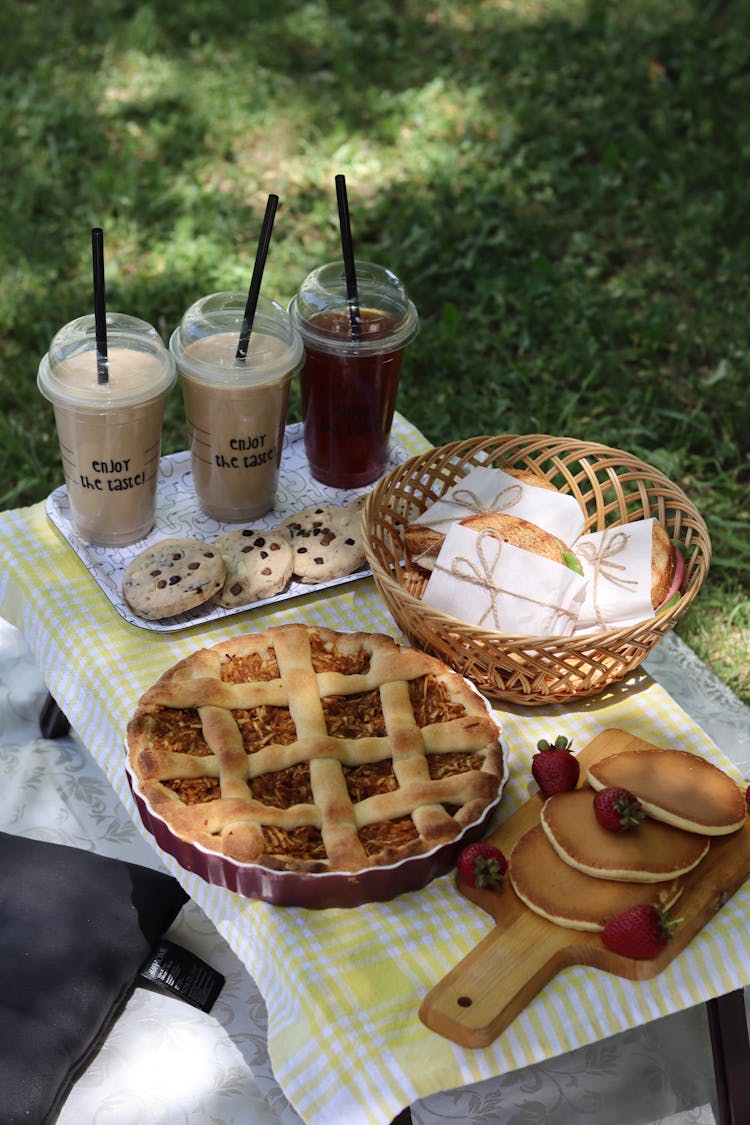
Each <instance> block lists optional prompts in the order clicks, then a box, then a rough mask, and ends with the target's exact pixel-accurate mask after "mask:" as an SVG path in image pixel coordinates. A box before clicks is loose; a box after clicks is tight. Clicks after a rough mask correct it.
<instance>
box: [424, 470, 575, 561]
mask: <svg viewBox="0 0 750 1125" xmlns="http://www.w3.org/2000/svg"><path fill="white" fill-rule="evenodd" d="M480 512H508V513H509V514H510V515H512V516H518V517H519V518H520V519H523V520H528V521H529V523H535V524H536V525H537V527H543V528H544V530H545V531H549V532H550V533H551V534H552V535H556V536H557V537H558V539H562V541H563V543H565V545H566V546H569V545H570V544H571V543H572V542H573V541H574V540H575V539H577V538H578V536H579V535H580V534H581V532H582V531H583V528H584V525H585V522H586V520H585V516H584V513H583V511H582V509H581V506H580V504H579V503H578V501H577V500H576V498H575V497H574V496H569V495H568V494H567V493H563V492H553V491H552V490H551V489H549V488H539V487H537V486H536V485H533V484H526V482H525V481H520V480H517V479H516V478H515V477H513V476H511V475H510V473H506V472H504V471H503V469H491V468H483V467H479V468H476V469H472V470H471V472H469V473H467V475H466V476H465V477H464V478H463V480H460V481H456V483H455V484H454V485H451V487H450V488H449V489H448V490H447V491H446V493H445V495H444V496H441V498H440V499H439V500H436V501H435V503H434V504H432V505H431V506H430V507H429V508H427V510H426V511H424V512H422V514H421V515H420V516H419V517H418V518H417V519H416V520H415V521H414V522H415V523H419V524H423V525H424V526H425V527H431V528H433V530H434V531H441V532H443V533H445V532H446V531H447V530H448V528H449V527H450V526H451V525H452V524H453V523H456V522H458V521H459V520H462V519H465V517H466V516H473V515H477V514H478V513H480Z"/></svg>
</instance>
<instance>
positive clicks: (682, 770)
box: [586, 747, 746, 836]
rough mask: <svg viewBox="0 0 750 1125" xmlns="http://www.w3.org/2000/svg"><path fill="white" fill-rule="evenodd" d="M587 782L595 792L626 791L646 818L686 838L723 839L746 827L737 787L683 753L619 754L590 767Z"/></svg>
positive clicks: (716, 770) (715, 768)
mask: <svg viewBox="0 0 750 1125" xmlns="http://www.w3.org/2000/svg"><path fill="white" fill-rule="evenodd" d="M586 778H587V780H588V782H589V784H590V785H592V786H593V788H594V789H605V788H607V786H610V785H621V786H622V788H623V789H629V790H630V792H631V793H632V794H633V795H634V796H636V797H637V798H638V800H639V801H640V802H641V804H642V805H643V809H644V811H645V812H647V813H648V814H649V816H652V817H653V818H654V819H655V820H661V821H664V823H666V824H673V825H675V826H676V827H677V828H684V829H686V830H687V831H688V832H698V833H700V834H701V835H704V836H725V835H728V834H729V833H730V832H736V831H737V830H738V829H739V828H741V827H742V825H743V824H744V823H745V812H746V805H745V799H744V797H743V795H742V792H741V790H740V787H739V786H738V785H737V784H736V782H734V781H733V780H732V778H731V777H729V776H728V775H727V774H726V773H724V771H723V770H720V769H719V768H718V766H714V765H713V764H712V763H711V762H708V761H706V759H705V758H701V757H700V756H699V755H698V754H691V753H689V752H688V751H687V750H660V749H658V748H657V747H653V748H649V749H646V750H623V751H622V752H621V753H619V754H612V755H610V757H608V758H603V759H602V760H601V761H600V762H597V763H596V765H593V766H589V768H588V770H587V771H586Z"/></svg>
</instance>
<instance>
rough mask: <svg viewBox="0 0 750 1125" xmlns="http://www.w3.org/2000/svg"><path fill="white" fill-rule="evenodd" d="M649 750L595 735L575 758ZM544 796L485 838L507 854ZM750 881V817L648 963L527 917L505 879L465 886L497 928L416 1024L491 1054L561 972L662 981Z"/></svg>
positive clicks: (588, 760)
mask: <svg viewBox="0 0 750 1125" xmlns="http://www.w3.org/2000/svg"><path fill="white" fill-rule="evenodd" d="M649 746H652V744H650V743H647V742H644V741H642V740H641V739H639V738H636V737H635V736H634V735H631V734H628V733H627V732H626V731H623V730H616V729H609V730H605V731H602V732H601V734H599V735H597V737H596V738H594V739H593V741H592V742H590V743H589V744H588V746H586V747H585V749H583V750H582V751H581V752H580V754H579V755H578V760H579V762H580V764H581V777H582V779H583V778H584V776H585V771H586V768H587V767H588V766H590V765H592V764H593V763H594V762H598V761H599V760H600V759H601V758H605V757H607V756H609V755H610V754H617V753H619V752H620V751H621V750H625V749H628V750H638V749H641V750H643V749H647V748H648V747H649ZM541 807H542V798H541V797H540V796H539V795H538V794H535V795H534V796H533V797H531V798H529V800H528V801H527V802H526V803H525V804H524V805H522V807H521V808H520V809H518V811H517V812H515V813H514V814H513V815H512V816H511V817H509V818H508V820H507V821H506V822H505V823H504V824H502V825H500V827H499V828H497V829H496V830H495V831H494V832H493V833H492V834H491V835H490V836H489V837H488V838H487V839H488V842H490V843H493V844H496V845H497V847H499V848H500V849H501V850H502V851H503V853H504V854H505V855H506V856H508V855H509V854H510V852H511V850H512V848H513V845H514V844H515V842H516V840H518V839H519V838H520V837H521V836H522V835H523V834H524V832H526V831H527V830H528V829H529V828H533V827H534V826H535V825H536V824H538V823H539V813H540V811H541ZM749 875H750V818H748V819H746V821H745V824H744V826H743V828H741V829H740V830H739V831H738V832H735V833H733V834H732V835H730V836H717V837H713V838H712V840H711V846H710V848H709V850H708V853H707V855H706V856H705V857H704V859H703V860H701V862H700V863H699V864H698V866H697V867H696V868H694V869H693V871H691V872H689V873H688V874H687V875H686V876H684V890H683V893H682V895H681V897H680V898H679V899H678V901H677V903H676V904H675V906H674V908H673V910H672V911H671V914H672V917H673V918H681V919H682V921H681V923H680V925H679V926H677V928H676V929H675V930H674V931H673V937H672V939H671V941H670V942H669V943H668V945H667V947H666V948H665V949H664V950H663V952H662V953H661V954H660V955H659V956H658V957H655V958H653V959H651V960H647V961H641V960H634V959H633V958H629V957H623V956H621V955H620V954H617V953H613V952H612V951H611V950H609V949H607V947H606V946H605V945H604V943H603V942H602V939H601V935H600V934H599V933H588V932H583V931H579V930H569V929H565V928H564V927H562V926H557V925H555V924H554V923H553V922H548V921H547V920H546V918H542V917H541V916H540V915H538V914H535V913H534V912H533V911H532V910H529V908H528V907H527V906H525V905H524V904H523V903H522V902H521V900H520V899H519V898H518V897H517V896H516V894H515V892H514V891H513V888H512V887H511V885H510V882H509V881H508V880H506V882H505V886H504V887H503V889H502V891H499V892H498V891H489V890H482V889H480V890H477V889H476V888H472V887H467V886H466V885H465V884H464V883H463V882H462V881H461V880H460V879H459V880H458V886H459V889H460V890H461V892H462V893H463V894H464V895H465V896H466V897H467V898H469V899H471V901H472V902H475V903H476V904H477V905H478V906H480V907H481V908H482V909H483V910H486V911H487V913H488V914H490V915H491V916H492V917H493V918H494V919H495V922H496V925H495V928H494V930H493V931H492V932H491V933H490V934H488V935H487V937H486V938H484V940H483V941H481V942H480V943H479V945H477V946H476V947H475V948H474V949H473V950H472V951H471V952H470V953H468V954H467V955H466V957H464V959H463V960H462V961H461V962H459V964H458V965H456V966H455V968H453V969H452V970H451V971H450V972H449V973H448V974H447V976H445V977H444V978H443V980H441V981H440V982H439V983H438V984H437V985H436V986H435V987H434V988H433V989H432V990H431V991H430V992H428V993H427V995H426V996H425V998H424V1000H423V1001H422V1004H421V1006H420V1009H419V1018H420V1019H421V1020H422V1022H423V1023H424V1024H425V1025H426V1026H427V1027H429V1028H431V1029H432V1030H433V1031H436V1032H438V1033H439V1034H440V1035H443V1036H445V1037H446V1038H447V1039H451V1040H453V1042H455V1043H458V1044H459V1045H460V1046H462V1047H486V1046H487V1045H488V1044H489V1043H491V1042H492V1041H493V1039H495V1038H496V1037H497V1036H498V1035H499V1034H500V1033H501V1032H502V1031H504V1030H505V1028H506V1027H508V1025H509V1024H510V1023H511V1022H512V1021H513V1020H514V1019H515V1017H516V1016H517V1015H518V1013H519V1012H520V1011H522V1009H523V1008H524V1007H525V1006H526V1005H527V1004H528V1003H529V1001H530V1000H532V999H533V998H534V997H535V996H536V995H537V993H538V992H540V991H541V989H542V988H544V986H545V984H547V983H548V982H549V981H550V980H551V979H552V978H553V977H554V976H555V974H556V973H557V972H559V970H560V969H563V968H565V967H566V966H568V965H592V966H594V967H595V968H598V969H604V970H606V971H607V972H610V973H616V974H617V975H618V976H621V977H625V978H627V979H629V980H646V979H648V978H650V977H654V976H656V975H657V974H658V973H660V972H661V971H662V969H663V968H665V966H666V965H668V964H669V963H670V961H672V959H673V958H674V957H676V956H677V954H678V953H680V952H681V951H682V950H683V949H684V948H685V946H686V945H687V944H688V942H690V941H691V940H692V938H693V937H694V936H695V935H696V934H697V933H698V931H699V930H700V929H701V927H702V926H703V925H704V923H705V922H707V921H708V920H709V919H710V918H711V917H712V916H713V915H714V914H715V913H716V911H717V910H718V909H719V908H720V907H721V906H722V905H723V904H724V903H725V902H726V901H727V899H728V898H730V897H731V896H732V895H733V894H734V892H735V891H736V890H737V889H738V888H739V887H741V886H742V884H743V883H744V882H745V879H746V878H747V877H748V876H749Z"/></svg>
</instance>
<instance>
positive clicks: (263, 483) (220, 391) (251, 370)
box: [170, 292, 302, 523]
mask: <svg viewBox="0 0 750 1125" xmlns="http://www.w3.org/2000/svg"><path fill="white" fill-rule="evenodd" d="M244 307H245V297H244V296H243V294H241V293H231V292H230V293H214V294H212V295H211V296H209V297H205V298H203V299H202V300H200V301H197V302H196V303H195V305H193V306H191V308H190V309H188V311H187V312H186V313H185V315H184V317H183V319H182V321H181V323H180V326H179V328H177V329H176V330H175V332H174V333H173V334H172V338H171V340H170V349H171V351H172V354H173V355H174V357H175V360H176V362H177V367H178V370H179V373H180V381H181V384H182V393H183V398H184V401H185V414H186V416H187V424H188V440H189V445H190V462H191V468H192V473H193V484H194V487H195V492H196V495H197V497H198V501H199V503H200V506H201V508H202V509H203V511H204V512H205V513H206V514H207V515H209V516H212V517H213V518H214V519H216V520H219V521H221V522H225V523H232V522H240V521H243V522H244V521H248V520H252V519H255V518H256V517H257V516H261V515H263V514H264V513H265V512H268V511H269V510H270V509H271V508H272V507H273V505H274V500H275V497H276V489H277V486H278V478H279V468H280V465H281V451H282V445H283V439H284V428H285V425H286V414H287V405H288V401H289V389H290V384H291V380H292V376H293V375H294V374H295V373H296V371H297V370H298V369H299V365H300V362H301V359H302V342H301V340H300V338H299V335H298V334H297V332H296V331H295V330H294V328H293V327H292V325H291V322H290V320H289V317H288V315H287V313H286V312H285V310H284V309H283V308H282V307H281V306H280V305H277V304H276V303H275V302H274V301H271V300H268V299H267V298H263V297H260V298H259V299H258V305H257V308H256V311H255V317H254V322H253V330H252V332H251V334H250V338H249V342H248V348H247V355H246V358H245V359H244V360H240V359H238V358H237V355H236V353H237V346H238V339H239V334H240V330H241V327H242V317H243V312H244Z"/></svg>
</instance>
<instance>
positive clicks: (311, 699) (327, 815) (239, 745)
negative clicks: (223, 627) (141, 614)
mask: <svg viewBox="0 0 750 1125" xmlns="http://www.w3.org/2000/svg"><path fill="white" fill-rule="evenodd" d="M127 740H128V761H129V766H130V770H131V773H132V775H133V778H134V780H135V783H136V785H137V786H138V789H139V790H140V792H141V794H142V795H143V797H144V798H145V799H146V800H147V802H148V803H149V805H150V807H151V809H152V810H153V811H154V812H155V813H156V815H157V816H159V817H161V818H162V819H163V820H164V821H165V822H166V823H167V825H168V826H169V829H170V830H171V832H172V833H174V834H175V835H176V836H178V837H179V838H180V839H182V840H185V841H188V842H190V843H193V844H198V845H201V846H202V847H204V848H206V849H208V850H209V851H214V852H218V853H220V854H223V855H225V856H229V857H231V858H232V859H235V860H239V861H240V862H249V863H260V864H263V865H265V866H267V867H270V868H273V869H287V870H293V871H302V872H308V871H309V872H319V871H358V870H362V869H365V868H368V867H372V866H376V865H383V864H390V863H394V862H396V861H398V860H400V859H404V858H407V857H409V856H413V855H420V854H423V853H424V852H426V851H429V850H430V849H432V848H433V847H435V846H436V845H439V844H443V843H447V842H449V841H451V840H454V839H456V837H457V836H458V835H459V834H460V833H461V832H462V831H463V829H464V828H466V827H467V826H468V825H470V824H472V823H474V822H475V821H476V820H477V819H478V818H479V817H480V816H481V814H482V813H483V812H484V810H485V809H486V808H487V806H488V804H490V803H491V802H492V801H493V800H495V798H496V797H497V796H498V793H499V791H500V782H501V779H502V777H503V768H504V767H503V750H502V744H501V741H500V731H499V726H498V724H497V722H496V721H495V719H494V718H493V717H492V715H491V713H490V711H489V708H488V707H487V704H486V702H485V700H484V699H483V698H482V697H481V696H480V695H479V694H478V693H477V692H476V691H475V690H474V689H473V688H472V687H471V686H470V685H469V684H468V683H467V681H466V680H464V678H463V677H462V676H461V675H459V674H458V673H456V672H454V671H452V670H451V669H450V668H448V667H447V665H445V664H443V663H442V661H440V660H437V659H436V658H434V657H432V656H429V655H427V654H426V653H422V652H419V651H418V650H416V649H413V648H407V647H404V646H400V645H397V644H396V642H395V641H394V640H393V639H392V638H391V637H388V636H385V635H383V634H376V633H340V632H335V631H333V630H331V629H326V628H323V627H313V626H305V625H281V626H276V627H272V628H270V629H268V630H267V631H266V632H265V633H251V634H246V635H244V636H240V637H235V638H233V639H231V640H229V641H226V642H223V643H221V644H218V645H214V646H213V647H211V648H206V649H202V650H200V651H198V652H195V653H193V654H192V655H190V656H189V657H187V659H185V660H183V661H181V662H180V663H179V664H176V665H175V666H174V667H173V668H171V669H169V670H168V671H167V672H165V673H164V675H163V676H161V678H160V679H159V680H158V681H157V682H156V683H155V684H154V685H153V687H151V688H150V689H149V690H148V691H147V692H146V693H145V694H144V695H143V696H142V698H141V699H140V701H139V704H138V708H137V710H136V712H135V714H134V716H133V718H132V719H131V721H130V723H129V724H128V733H127Z"/></svg>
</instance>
